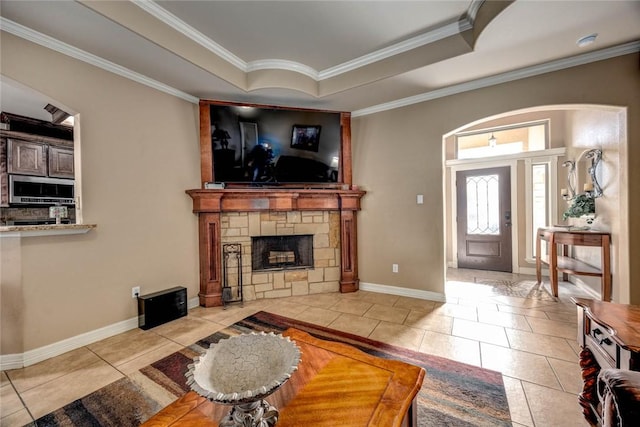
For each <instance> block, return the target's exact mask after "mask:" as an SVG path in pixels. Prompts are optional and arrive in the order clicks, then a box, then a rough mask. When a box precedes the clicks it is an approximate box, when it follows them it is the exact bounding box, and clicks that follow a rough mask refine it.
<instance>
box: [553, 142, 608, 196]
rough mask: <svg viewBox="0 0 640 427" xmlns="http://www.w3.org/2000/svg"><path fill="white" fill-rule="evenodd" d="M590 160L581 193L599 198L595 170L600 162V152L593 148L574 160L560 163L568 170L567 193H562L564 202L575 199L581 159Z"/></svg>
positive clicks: (600, 194) (600, 188) (599, 191)
mask: <svg viewBox="0 0 640 427" xmlns="http://www.w3.org/2000/svg"><path fill="white" fill-rule="evenodd" d="M583 158H584V159H586V160H587V161H589V160H590V163H589V166H588V168H587V173H588V177H587V182H585V183H584V185H583V193H584V194H585V195H587V196H588V197H591V198H596V197H601V196H602V187H600V183H599V182H598V178H597V174H596V170H597V167H598V164H600V160H602V150H600V149H598V148H594V149H591V150H585V151H583V152H582V153H580V155H579V156H578V158H577V159H576V160H566V161H565V162H564V163H562V166H564V167H566V168H568V170H567V186H568V191H563V194H562V196H563V198H564V199H565V200H570V199H573V198H574V197H576V196H577V195H578V194H579V193H578V185H579V182H578V171H577V169H578V165H579V164H580V161H581V160H582V159H583Z"/></svg>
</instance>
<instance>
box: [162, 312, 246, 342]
mask: <svg viewBox="0 0 640 427" xmlns="http://www.w3.org/2000/svg"><path fill="white" fill-rule="evenodd" d="M245 317H246V316H245ZM223 328H224V326H223V325H221V324H219V323H216V322H211V321H209V320H205V319H201V318H198V317H182V318H180V319H176V320H173V321H171V322H168V323H165V324H164V325H160V326H157V327H155V328H153V329H152V331H153V332H155V333H156V334H158V335H161V336H163V337H165V338H167V339H169V340H171V341H174V342H176V343H178V344H181V345H182V346H183V347H187V346H190V345H191V344H193V343H195V342H197V341H198V340H201V339H202V338H205V337H208V336H209V335H211V334H214V333H215V332H217V331H219V330H220V329H223Z"/></svg>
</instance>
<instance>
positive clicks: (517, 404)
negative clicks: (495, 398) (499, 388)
mask: <svg viewBox="0 0 640 427" xmlns="http://www.w3.org/2000/svg"><path fill="white" fill-rule="evenodd" d="M502 381H503V382H504V390H505V392H506V394H507V400H508V401H509V413H510V414H511V421H513V422H514V423H515V424H517V425H522V426H528V427H533V419H532V418H531V411H530V410H529V403H528V402H527V396H526V395H525V393H524V389H523V388H522V381H520V380H518V379H516V378H511V377H507V376H504V375H503V376H502Z"/></svg>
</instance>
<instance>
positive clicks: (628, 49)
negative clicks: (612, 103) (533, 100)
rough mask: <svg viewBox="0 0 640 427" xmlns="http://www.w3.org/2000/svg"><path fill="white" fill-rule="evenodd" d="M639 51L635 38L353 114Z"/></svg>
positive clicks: (448, 94) (355, 113)
mask: <svg viewBox="0 0 640 427" xmlns="http://www.w3.org/2000/svg"><path fill="white" fill-rule="evenodd" d="M638 51H640V41H633V42H629V43H625V44H621V45H618V46H614V47H610V48H606V49H600V50H596V51H593V52H588V53H584V54H582V55H576V56H572V57H569V58H563V59H558V60H555V61H551V62H546V63H544V64H539V65H534V66H531V67H526V68H520V69H518V70H514V71H509V72H507V73H502V74H496V75H495V76H490V77H485V78H482V79H477V80H472V81H469V82H465V83H460V84H457V85H453V86H448V87H444V88H441V89H436V90H432V91H430V92H425V93H422V94H419V95H414V96H409V97H407V98H402V99H397V100H395V101H390V102H385V103H383V104H378V105H374V106H371V107H367V108H363V109H361V110H355V111H352V112H351V117H359V116H366V115H369V114H375V113H380V112H382V111H387V110H393V109H396V108H401V107H406V106H409V105H413V104H418V103H420V102H425V101H432V100H434V99H438V98H444V97H446V96H451V95H456V94H459V93H462V92H468V91H471V90H476V89H481V88H485V87H489V86H495V85H498V84H501V83H507V82H511V81H514V80H520V79H524V78H528V77H534V76H538V75H540V74H546V73H550V72H553V71H559V70H564V69H566V68H571V67H575V66H578V65H584V64H588V63H591V62H596V61H602V60H605V59H609V58H614V57H616V56H622V55H627V54H630V53H634V52H638Z"/></svg>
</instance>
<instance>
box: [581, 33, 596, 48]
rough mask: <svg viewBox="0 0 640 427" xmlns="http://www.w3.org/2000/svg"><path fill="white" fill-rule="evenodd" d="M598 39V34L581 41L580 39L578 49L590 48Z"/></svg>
mask: <svg viewBox="0 0 640 427" xmlns="http://www.w3.org/2000/svg"><path fill="white" fill-rule="evenodd" d="M596 37H598V34H589V35H588V36H584V37H582V38H581V39H578V41H577V42H576V44H577V45H578V47H585V46H589V45H590V44H591V43H593V42H594V41H596Z"/></svg>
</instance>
